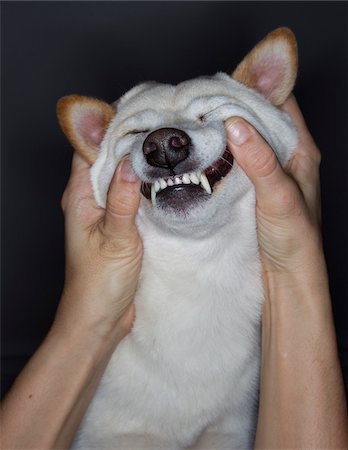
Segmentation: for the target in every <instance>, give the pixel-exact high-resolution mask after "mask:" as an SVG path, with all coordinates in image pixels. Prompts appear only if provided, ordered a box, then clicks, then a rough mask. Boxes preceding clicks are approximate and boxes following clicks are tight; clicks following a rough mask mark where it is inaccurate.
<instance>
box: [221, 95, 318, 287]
mask: <svg viewBox="0 0 348 450" xmlns="http://www.w3.org/2000/svg"><path fill="white" fill-rule="evenodd" d="M282 109H283V110H284V111H286V112H287V113H288V114H289V115H290V116H291V118H292V120H293V122H294V124H295V126H296V128H297V131H298V135H299V143H298V145H297V148H296V149H295V152H294V155H293V157H292V158H291V160H290V161H289V163H288V164H287V166H286V167H285V168H284V169H282V168H281V166H280V164H279V162H278V160H277V158H276V155H275V153H274V152H273V151H272V149H271V148H270V146H269V145H268V144H267V143H266V142H265V141H264V139H263V138H262V137H261V136H260V135H259V134H258V132H257V131H256V130H255V129H254V128H253V127H252V126H251V125H250V124H248V123H247V122H245V121H244V120H242V119H240V118H237V117H233V118H230V119H229V120H227V121H226V127H227V136H228V146H229V149H230V151H231V152H232V154H233V156H234V158H235V160H236V161H237V163H238V164H239V165H240V167H241V168H242V169H243V170H244V171H245V173H246V174H247V175H248V177H249V178H250V179H251V181H252V182H253V184H254V186H255V190H256V217H257V232H258V241H259V246H260V252H261V257H262V262H263V268H264V271H265V273H266V276H267V277H268V278H269V277H270V276H273V275H278V274H285V276H287V275H288V274H289V273H290V274H298V273H306V278H307V280H308V277H309V276H310V274H312V275H313V277H315V278H316V279H318V275H319V276H322V275H323V274H324V275H325V274H326V268H325V262H324V257H323V251H322V244H321V233H320V185H319V164H320V153H319V150H318V148H317V146H316V145H315V143H314V141H313V139H312V137H311V135H310V134H309V132H308V130H307V127H306V124H305V122H304V119H303V117H302V114H301V112H300V110H299V108H298V105H297V103H296V100H295V98H294V97H293V96H290V97H289V98H288V100H287V101H286V102H285V103H284V105H283V106H282ZM318 267H321V268H322V270H321V271H320V270H319V271H318ZM324 279H326V275H325V276H324Z"/></svg>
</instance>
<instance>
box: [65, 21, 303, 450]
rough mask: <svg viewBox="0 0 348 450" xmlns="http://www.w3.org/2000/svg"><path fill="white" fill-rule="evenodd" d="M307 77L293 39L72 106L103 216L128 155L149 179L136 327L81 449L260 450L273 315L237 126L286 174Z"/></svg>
mask: <svg viewBox="0 0 348 450" xmlns="http://www.w3.org/2000/svg"><path fill="white" fill-rule="evenodd" d="M296 74H297V44H296V40H295V38H294V36H293V34H292V32H291V31H290V30H289V29H287V28H279V29H277V30H274V31H273V32H271V33H270V34H268V35H267V36H266V37H265V38H264V39H263V40H262V41H260V42H259V43H258V44H257V45H256V46H255V47H254V48H253V49H252V50H251V52H250V53H249V54H248V55H247V56H246V57H245V58H244V59H243V61H242V62H241V63H240V64H239V65H238V66H237V68H236V69H235V71H234V72H233V74H232V76H229V75H227V74H225V73H217V74H216V75H214V76H206V77H198V78H195V79H193V80H189V81H185V82H182V83H180V84H178V85H176V86H173V85H169V84H159V83H156V82H146V83H142V84H140V85H138V86H136V87H134V88H133V89H131V90H130V91H128V92H127V93H126V94H125V95H124V96H123V97H121V99H120V100H119V101H117V102H116V103H115V104H113V105H109V104H107V103H105V102H103V101H101V100H97V99H94V98H89V97H83V96H77V95H72V96H67V97H63V98H62V99H60V101H59V102H58V107H57V111H58V118H59V122H60V124H61V126H62V129H63V131H64V132H65V134H66V135H67V137H68V139H69V140H70V142H71V143H72V145H73V146H74V148H75V150H76V151H77V152H79V153H80V154H81V155H82V156H83V157H84V158H85V159H86V160H87V161H88V162H89V163H90V164H91V169H90V176H91V183H92V185H93V190H94V194H95V198H96V202H97V203H98V205H99V206H101V207H105V205H106V197H107V191H108V187H109V184H110V181H111V178H112V176H113V173H114V172H115V169H116V167H117V165H118V164H119V162H120V161H121V160H122V159H123V158H124V157H125V156H126V155H128V154H130V158H131V164H132V167H133V169H134V172H135V173H136V174H137V176H138V177H139V178H140V179H141V180H142V187H141V193H142V196H141V197H142V198H141V202H140V207H139V212H138V214H137V218H136V223H137V226H138V229H139V232H140V234H141V237H142V240H143V245H144V257H143V264H142V271H141V275H140V281H139V287H138V289H137V293H136V296H135V300H134V302H135V306H136V319H135V322H134V325H133V328H132V330H131V332H130V333H129V334H128V335H127V336H126V337H125V338H124V339H123V341H121V343H120V344H119V345H118V347H117V348H116V350H115V352H114V354H113V356H112V358H111V360H110V363H109V364H108V367H107V369H106V372H105V374H104V376H103V378H102V381H101V383H100V386H99V387H98V390H97V392H96V395H95V397H94V399H93V401H92V403H91V405H90V407H89V409H88V411H87V413H86V415H85V417H84V419H83V422H82V425H81V427H80V429H79V431H78V433H77V436H76V439H75V441H74V444H73V448H76V449H89V448H93V449H122V450H123V449H132V450H135V449H145V448H151V449H157V448H158V449H159V448H160V449H170V450H174V449H184V448H196V449H198V448H205V449H213V448H214V449H225V448H226V449H237V448H238V449H241V448H242V449H246V448H252V447H253V442H254V438H255V430H256V420H257V402H258V384H259V367H260V319H261V307H262V303H263V285H262V280H261V262H260V256H259V251H258V243H257V234H256V218H255V191H254V188H253V185H252V183H251V181H250V180H249V179H248V177H247V176H246V174H245V173H244V172H243V171H242V169H241V168H240V167H239V166H238V164H237V162H236V161H234V159H233V157H232V154H231V153H230V152H229V150H228V149H227V145H226V142H227V141H226V131H225V127H224V122H225V121H226V119H228V118H229V117H232V116H239V117H242V118H244V119H245V120H247V121H248V122H249V123H251V124H252V125H253V126H254V127H255V128H256V129H257V130H258V131H259V132H260V134H261V135H262V136H263V137H264V138H265V139H266V141H267V142H268V143H269V144H270V145H271V147H272V148H273V149H274V151H275V152H276V155H277V157H278V160H279V161H280V163H281V164H282V165H285V164H286V163H287V162H288V161H289V159H290V157H291V155H292V153H293V150H294V148H295V146H296V144H297V134H296V130H295V128H294V126H293V124H292V122H291V120H290V118H289V117H288V116H287V115H286V114H285V113H284V112H282V111H281V110H280V109H279V108H277V106H279V105H281V104H282V103H283V102H284V101H285V100H286V98H287V97H288V96H289V94H290V93H291V91H292V89H293V86H294V83H295V79H296Z"/></svg>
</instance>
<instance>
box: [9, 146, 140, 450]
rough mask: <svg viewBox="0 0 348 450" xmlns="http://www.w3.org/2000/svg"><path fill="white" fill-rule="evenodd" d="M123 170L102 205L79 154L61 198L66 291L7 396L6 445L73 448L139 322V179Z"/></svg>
mask: <svg viewBox="0 0 348 450" xmlns="http://www.w3.org/2000/svg"><path fill="white" fill-rule="evenodd" d="M122 168H123V169H124V168H125V166H124V165H121V167H119V169H122ZM119 169H118V170H117V172H116V175H115V176H114V179H113V181H112V184H111V187H110V190H109V194H108V206H107V208H106V210H102V209H101V208H98V207H97V205H96V204H95V201H94V198H93V194H92V192H91V187H90V181H89V175H88V170H89V167H88V165H87V163H85V162H84V161H83V160H82V159H81V158H80V157H79V156H78V155H75V156H74V160H73V167H72V175H71V178H70V181H69V184H68V187H67V189H66V191H65V193H64V196H63V200H62V205H63V209H64V212H65V216H66V241H67V242H66V244H67V245H66V259H67V261H66V265H67V267H66V283H65V287H64V292H63V295H62V299H61V301H60V305H59V308H58V312H57V316H56V319H55V321H54V324H53V326H52V329H51V330H50V332H49V334H48V336H47V337H46V339H45V341H44V342H43V344H42V345H41V347H40V348H39V350H38V351H37V352H36V353H35V355H34V356H33V357H32V359H31V360H30V361H29V363H28V364H27V366H26V367H25V369H24V370H23V372H22V373H21V374H20V376H19V377H18V379H17V380H16V382H15V384H14V386H13V387H12V389H11V390H10V392H9V393H8V395H7V396H6V398H5V400H4V402H3V405H2V442H1V447H2V448H3V449H4V450H5V449H6V450H9V449H26V450H28V449H35V450H41V449H53V448H68V447H69V446H70V444H71V441H72V439H73V436H74V434H75V432H76V430H77V427H78V425H79V423H80V421H81V419H82V417H83V415H84V413H85V411H86V409H87V407H88V405H89V403H90V401H91V399H92V397H93V394H94V392H95V390H96V388H97V386H98V383H99V381H100V378H101V376H102V375H103V372H104V370H105V368H106V365H107V363H108V361H109V359H110V357H111V354H112V352H113V351H114V349H115V347H116V346H117V344H118V343H119V342H120V340H121V339H122V338H123V337H124V336H125V335H126V334H127V333H128V332H129V330H130V328H131V326H132V323H133V319H134V307H133V305H132V300H133V297H134V293H135V289H136V285H137V279H138V275H139V271H140V265H141V259H142V245H141V241H140V237H139V235H138V233H137V230H136V227H135V224H134V217H135V215H136V212H137V208H138V204H139V182H138V181H137V180H135V179H132V177H131V178H130V180H131V181H130V182H129V172H127V171H123V172H122V174H121V170H119ZM124 176H125V177H126V180H125V179H124Z"/></svg>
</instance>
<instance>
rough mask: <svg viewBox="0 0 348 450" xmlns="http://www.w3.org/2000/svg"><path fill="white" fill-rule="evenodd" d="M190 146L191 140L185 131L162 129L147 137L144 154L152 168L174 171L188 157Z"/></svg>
mask: <svg viewBox="0 0 348 450" xmlns="http://www.w3.org/2000/svg"><path fill="white" fill-rule="evenodd" d="M190 145H191V141H190V138H189V136H188V135H187V134H186V133H185V131H183V130H178V129H176V128H160V129H159V130H155V131H153V132H152V133H150V134H149V135H148V136H147V138H146V139H145V141H144V143H143V153H144V155H145V158H146V161H147V162H148V163H149V164H150V165H151V166H155V167H163V168H168V169H173V168H174V167H175V166H176V165H178V164H179V163H180V162H181V161H184V160H185V159H186V158H187V157H188V155H189V151H190Z"/></svg>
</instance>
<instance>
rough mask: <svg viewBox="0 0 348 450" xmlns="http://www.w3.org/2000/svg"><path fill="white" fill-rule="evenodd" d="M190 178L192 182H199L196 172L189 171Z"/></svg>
mask: <svg viewBox="0 0 348 450" xmlns="http://www.w3.org/2000/svg"><path fill="white" fill-rule="evenodd" d="M190 180H191V181H192V183H193V184H199V178H198V176H197V174H196V173H194V172H192V173H190Z"/></svg>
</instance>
